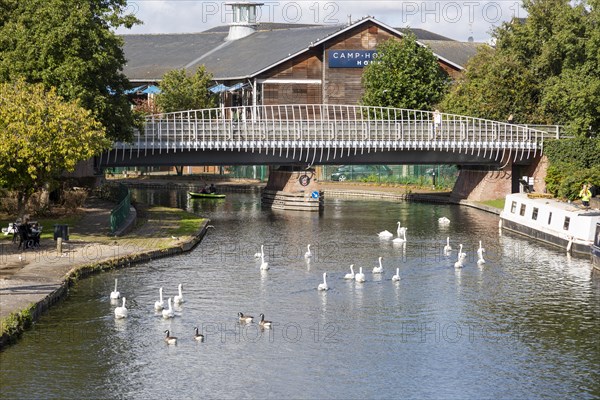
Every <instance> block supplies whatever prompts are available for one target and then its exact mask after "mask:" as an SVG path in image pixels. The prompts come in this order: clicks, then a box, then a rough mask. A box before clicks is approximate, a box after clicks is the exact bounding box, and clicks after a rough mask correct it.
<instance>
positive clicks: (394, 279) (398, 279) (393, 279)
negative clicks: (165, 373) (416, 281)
mask: <svg viewBox="0 0 600 400" xmlns="http://www.w3.org/2000/svg"><path fill="white" fill-rule="evenodd" d="M392 281H394V282H398V281H400V268H396V275H394V276H392Z"/></svg>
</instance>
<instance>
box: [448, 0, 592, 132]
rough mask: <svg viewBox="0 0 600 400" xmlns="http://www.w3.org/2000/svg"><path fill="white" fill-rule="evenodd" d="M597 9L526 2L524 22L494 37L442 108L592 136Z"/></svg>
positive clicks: (586, 2)
mask: <svg viewBox="0 0 600 400" xmlns="http://www.w3.org/2000/svg"><path fill="white" fill-rule="evenodd" d="M599 6H600V1H599V0H581V1H578V2H571V1H569V0H525V1H524V2H523V7H524V8H525V10H526V11H527V13H528V16H527V18H526V19H524V20H521V19H513V20H512V21H510V22H508V23H505V24H503V25H502V26H500V27H499V28H498V29H496V30H495V31H494V36H495V38H496V48H495V50H491V49H485V48H483V47H482V48H480V49H479V52H478V54H477V56H476V57H474V59H473V60H472V61H471V62H470V63H469V64H468V65H467V71H466V73H465V74H464V77H463V79H461V80H460V81H459V82H458V83H457V85H456V87H455V88H453V90H451V91H450V93H449V94H448V95H447V96H446V98H445V99H444V101H443V103H442V108H444V110H445V111H448V112H457V113H458V112H460V113H465V114H469V115H472V116H476V117H484V118H494V119H498V118H505V116H506V115H507V114H508V113H512V114H514V115H515V116H516V117H517V120H518V122H521V123H534V124H535V123H548V124H560V125H565V126H566V127H567V129H568V130H569V131H570V132H571V133H573V134H576V135H578V136H594V135H597V132H598V130H599V129H600V95H599V94H600V16H599V14H600V11H599V10H598V7H599ZM473 96H475V97H477V98H478V101H474V100H473ZM481 102H485V103H486V106H485V107H482V106H481V104H480V103H481Z"/></svg>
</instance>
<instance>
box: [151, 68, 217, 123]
mask: <svg viewBox="0 0 600 400" xmlns="http://www.w3.org/2000/svg"><path fill="white" fill-rule="evenodd" d="M211 85H212V74H210V73H208V72H206V68H205V67H204V65H201V66H200V68H198V69H197V70H196V73H195V74H194V75H188V74H187V73H186V71H185V69H176V70H172V71H169V72H167V73H166V74H165V75H164V76H163V79H162V81H161V83H160V90H161V92H160V94H158V95H157V96H156V104H157V105H158V106H159V107H160V108H161V109H162V111H164V112H173V111H184V110H198V109H201V108H213V107H216V104H217V101H216V97H215V96H214V95H213V94H212V93H211V92H210V90H208V88H209V87H210V86H211Z"/></svg>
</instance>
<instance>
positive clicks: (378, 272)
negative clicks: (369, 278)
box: [373, 257, 383, 274]
mask: <svg viewBox="0 0 600 400" xmlns="http://www.w3.org/2000/svg"><path fill="white" fill-rule="evenodd" d="M382 259H383V257H379V267H373V273H374V274H381V273H383V265H382V264H381V260H382Z"/></svg>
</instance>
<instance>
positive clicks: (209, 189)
mask: <svg viewBox="0 0 600 400" xmlns="http://www.w3.org/2000/svg"><path fill="white" fill-rule="evenodd" d="M208 191H209V193H217V188H216V187H215V184H214V183H211V184H210V187H209V188H208Z"/></svg>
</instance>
